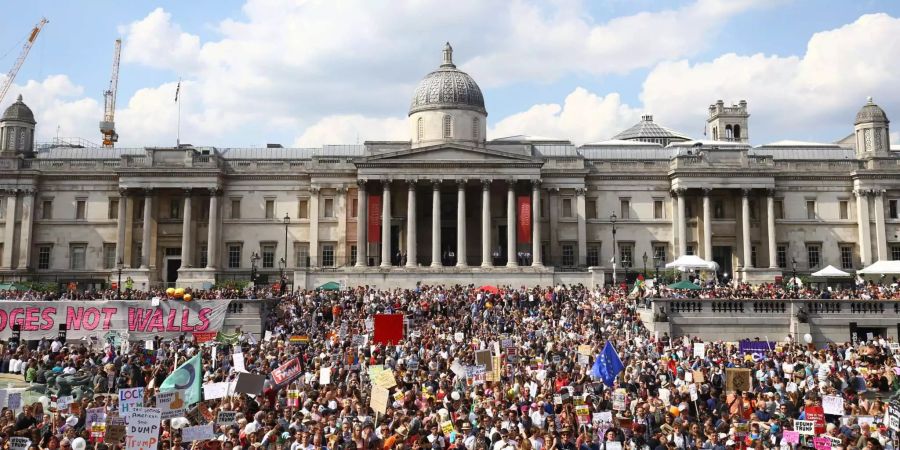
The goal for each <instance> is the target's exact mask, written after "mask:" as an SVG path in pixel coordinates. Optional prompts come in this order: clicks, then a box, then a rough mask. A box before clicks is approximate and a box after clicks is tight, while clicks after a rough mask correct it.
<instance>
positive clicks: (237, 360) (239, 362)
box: [231, 353, 247, 372]
mask: <svg viewBox="0 0 900 450" xmlns="http://www.w3.org/2000/svg"><path fill="white" fill-rule="evenodd" d="M231 360H232V361H233V362H234V371H235V372H246V371H247V369H245V368H244V354H243V353H233V354H232V355H231Z"/></svg>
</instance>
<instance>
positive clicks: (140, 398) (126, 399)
mask: <svg viewBox="0 0 900 450" xmlns="http://www.w3.org/2000/svg"><path fill="white" fill-rule="evenodd" d="M143 406H144V388H142V387H136V388H125V389H119V415H121V416H122V417H129V415H130V414H131V410H132V409H134V408H141V407H143Z"/></svg>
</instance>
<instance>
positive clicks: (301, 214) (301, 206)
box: [297, 198, 309, 219]
mask: <svg viewBox="0 0 900 450" xmlns="http://www.w3.org/2000/svg"><path fill="white" fill-rule="evenodd" d="M297 217H298V218H300V219H309V199H305V198H303V199H300V201H299V202H298V206H297Z"/></svg>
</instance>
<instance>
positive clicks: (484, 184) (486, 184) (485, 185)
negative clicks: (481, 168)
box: [481, 178, 494, 191]
mask: <svg viewBox="0 0 900 450" xmlns="http://www.w3.org/2000/svg"><path fill="white" fill-rule="evenodd" d="M493 181H494V180H491V179H489V178H482V179H481V189H482V190H485V191H489V190H490V189H491V183H492V182H493Z"/></svg>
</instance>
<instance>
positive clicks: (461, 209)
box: [456, 180, 468, 267]
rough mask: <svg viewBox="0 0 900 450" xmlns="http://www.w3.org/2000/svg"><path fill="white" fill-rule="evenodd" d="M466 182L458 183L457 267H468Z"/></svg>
mask: <svg viewBox="0 0 900 450" xmlns="http://www.w3.org/2000/svg"><path fill="white" fill-rule="evenodd" d="M466 181H467V180H460V181H458V182H457V187H458V189H457V190H458V192H457V194H456V199H457V200H456V267H466V265H467V263H468V261H467V260H466V257H467V255H466Z"/></svg>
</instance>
